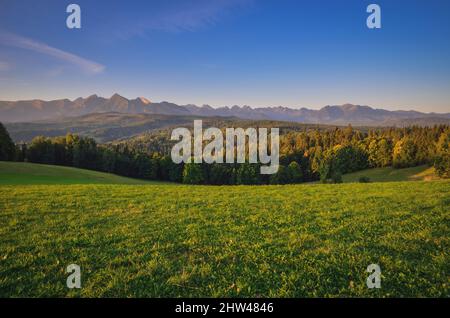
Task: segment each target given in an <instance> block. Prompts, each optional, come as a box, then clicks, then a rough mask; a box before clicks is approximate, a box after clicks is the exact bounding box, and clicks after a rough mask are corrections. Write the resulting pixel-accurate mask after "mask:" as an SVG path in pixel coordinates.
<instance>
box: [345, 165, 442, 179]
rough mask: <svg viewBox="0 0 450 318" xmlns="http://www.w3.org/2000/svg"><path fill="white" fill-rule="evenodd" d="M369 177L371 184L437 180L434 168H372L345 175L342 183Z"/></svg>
mask: <svg viewBox="0 0 450 318" xmlns="http://www.w3.org/2000/svg"><path fill="white" fill-rule="evenodd" d="M363 176H364V177H369V178H370V181H372V182H390V181H432V180H438V179H439V177H438V176H436V174H435V171H434V168H433V167H429V166H426V165H424V166H418V167H412V168H404V169H394V168H392V167H387V168H374V169H367V170H362V171H358V172H354V173H349V174H346V175H344V176H343V177H342V179H343V181H344V182H359V178H360V177H363Z"/></svg>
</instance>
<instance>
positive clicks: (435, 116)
mask: <svg viewBox="0 0 450 318" xmlns="http://www.w3.org/2000/svg"><path fill="white" fill-rule="evenodd" d="M107 112H118V113H125V114H141V113H142V114H155V115H176V116H202V117H237V118H241V119H249V120H281V121H292V122H302V123H317V124H319V123H320V124H332V125H346V124H352V125H366V126H391V125H393V126H395V125H404V123H406V122H414V121H417V122H419V123H421V124H425V125H427V124H430V125H432V124H441V123H449V122H450V113H433V112H432V113H423V112H418V111H414V110H395V111H390V110H386V109H380V108H372V107H370V106H366V105H354V104H348V103H347V104H343V105H327V106H324V107H322V108H321V109H317V110H316V109H309V108H305V107H302V108H290V107H286V106H271V107H261V108H252V107H250V106H247V105H244V106H237V105H233V106H231V107H230V106H224V107H218V108H213V107H211V106H210V105H203V106H197V105H193V104H187V105H177V104H175V103H171V102H167V101H162V102H152V101H151V100H149V99H147V98H145V97H137V98H135V99H127V98H125V97H123V96H121V95H119V94H117V93H116V94H114V95H112V96H111V97H110V98H104V97H100V96H98V95H96V94H93V95H90V96H88V97H86V98H83V97H79V98H77V99H75V100H73V101H71V100H70V99H67V98H64V99H57V100H51V101H44V100H40V99H33V100H21V101H0V121H4V122H10V123H14V122H34V121H40V120H55V119H59V118H65V117H74V116H82V115H86V114H92V113H107Z"/></svg>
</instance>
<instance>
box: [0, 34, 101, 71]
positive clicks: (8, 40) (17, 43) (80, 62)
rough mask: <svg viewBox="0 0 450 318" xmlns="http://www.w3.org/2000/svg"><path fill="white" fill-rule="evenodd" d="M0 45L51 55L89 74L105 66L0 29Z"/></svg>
mask: <svg viewBox="0 0 450 318" xmlns="http://www.w3.org/2000/svg"><path fill="white" fill-rule="evenodd" d="M0 45H4V46H10V47H16V48H21V49H24V50H29V51H33V52H38V53H41V54H44V55H48V56H52V57H54V58H57V59H59V60H61V61H64V62H67V63H70V64H72V65H75V66H78V67H79V68H81V69H82V70H83V71H85V72H87V73H89V74H98V73H101V72H103V71H104V70H105V66H103V65H101V64H99V63H96V62H93V61H90V60H88V59H85V58H82V57H80V56H78V55H75V54H72V53H69V52H66V51H63V50H60V49H58V48H55V47H52V46H49V45H47V44H45V43H43V42H39V41H36V40H33V39H30V38H26V37H23V36H20V35H17V34H14V33H10V32H5V31H0Z"/></svg>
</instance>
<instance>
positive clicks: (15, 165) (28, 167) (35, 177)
mask: <svg viewBox="0 0 450 318" xmlns="http://www.w3.org/2000/svg"><path fill="white" fill-rule="evenodd" d="M149 183H150V182H149V181H145V180H138V179H132V178H125V177H121V176H117V175H114V174H111V173H104V172H98V171H92V170H85V169H78V168H73V167H63V166H52V165H43V164H37V163H28V162H5V161H0V184H10V185H14V184H149ZM155 183H156V182H155Z"/></svg>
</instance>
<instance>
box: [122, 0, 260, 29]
mask: <svg viewBox="0 0 450 318" xmlns="http://www.w3.org/2000/svg"><path fill="white" fill-rule="evenodd" d="M252 2H253V0H208V1H205V0H197V1H186V2H184V3H183V4H180V5H177V6H175V7H173V8H171V9H166V10H164V11H162V12H159V13H158V14H155V15H154V16H152V17H146V18H143V19H140V20H137V22H136V21H133V23H132V24H130V26H129V27H128V28H125V29H122V30H120V31H119V36H120V37H122V38H130V37H133V36H136V35H137V36H143V35H145V34H146V33H147V32H150V31H163V32H172V33H178V32H193V31H196V30H198V29H202V28H205V27H208V26H211V25H215V24H216V23H218V21H220V20H221V19H222V18H223V17H224V16H226V15H227V14H228V13H230V12H231V11H232V10H236V9H238V8H242V7H244V6H247V5H249V4H250V3H252Z"/></svg>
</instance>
